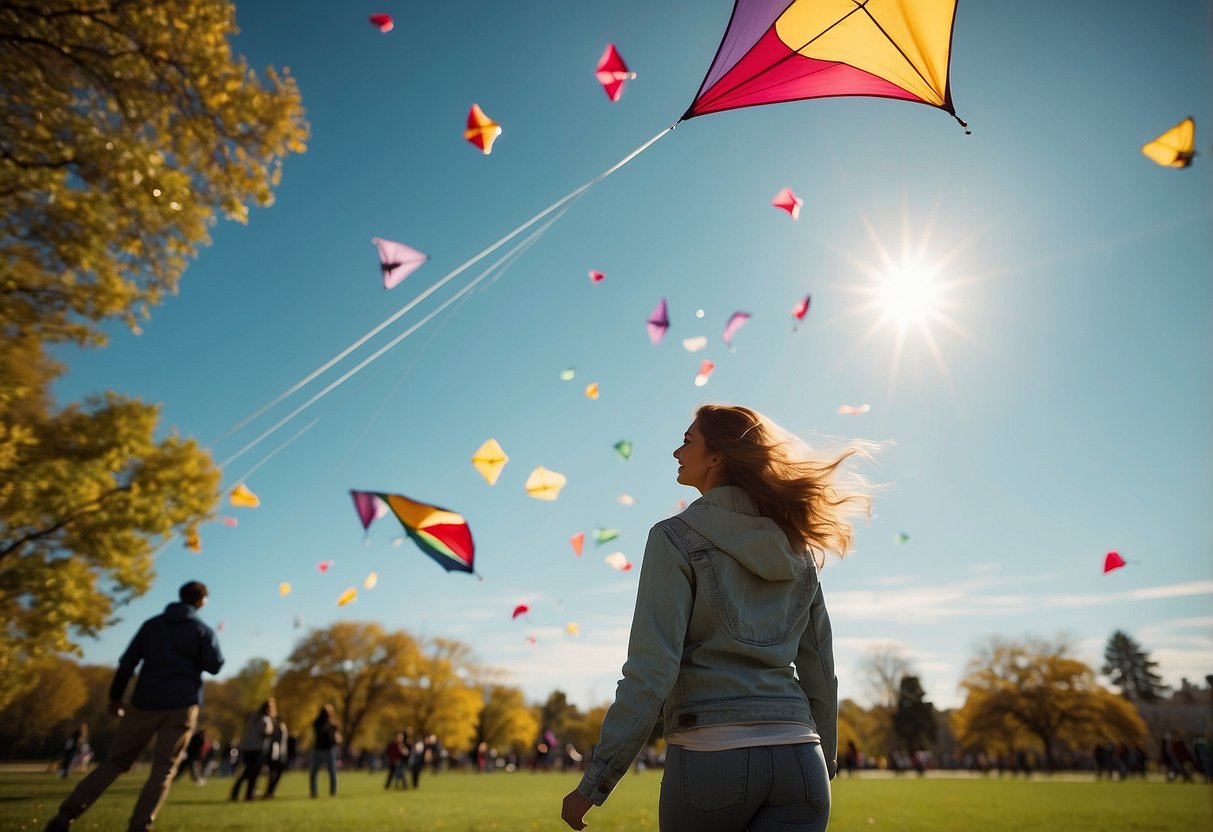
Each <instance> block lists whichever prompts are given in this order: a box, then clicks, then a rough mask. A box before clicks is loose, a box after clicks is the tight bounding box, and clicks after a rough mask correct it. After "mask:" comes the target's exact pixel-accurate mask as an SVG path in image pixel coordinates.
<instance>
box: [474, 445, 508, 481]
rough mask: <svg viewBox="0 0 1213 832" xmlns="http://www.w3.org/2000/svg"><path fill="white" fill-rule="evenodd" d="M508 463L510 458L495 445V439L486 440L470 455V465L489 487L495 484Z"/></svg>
mask: <svg viewBox="0 0 1213 832" xmlns="http://www.w3.org/2000/svg"><path fill="white" fill-rule="evenodd" d="M509 461H510V458H509V457H508V456H506V454H505V451H503V450H502V449H501V446H500V445H498V444H497V440H496V439H490V440H488V441H487V442H485V443H484V444H483V445H481V446H480V449H479V450H477V451H476V453H475V454H473V455H472V464H473V465H475V466H476V470H477V471H479V472H480V476H482V477H484V481H485V482H487V483H488V484H489V485H496V484H497V478H498V477H500V476H501V471H502V469H504V468H505V464H506V463H507V462H509Z"/></svg>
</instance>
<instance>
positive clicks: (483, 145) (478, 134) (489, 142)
mask: <svg viewBox="0 0 1213 832" xmlns="http://www.w3.org/2000/svg"><path fill="white" fill-rule="evenodd" d="M500 135H501V125H500V124H498V123H497V122H495V121H493V120H492V119H491V118H489V117H488V116H486V115H485V114H484V110H482V109H480V105H479V104H473V105H472V109H470V110H468V128H467V130H464V131H463V137H464V138H465V139H467V140H468V141H469V142H471V143H472V144H474V145H476V147H478V148H480V150H481V151H482V152H483V153H484V155H485V156H488V155H489V154H490V153H492V152H493V142H495V141H497V137H498V136H500Z"/></svg>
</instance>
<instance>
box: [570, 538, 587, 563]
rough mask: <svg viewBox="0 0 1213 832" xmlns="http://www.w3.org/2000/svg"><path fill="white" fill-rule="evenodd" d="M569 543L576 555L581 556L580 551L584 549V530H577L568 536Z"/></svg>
mask: <svg viewBox="0 0 1213 832" xmlns="http://www.w3.org/2000/svg"><path fill="white" fill-rule="evenodd" d="M569 545H570V546H572V547H573V552H574V553H576V555H577V557H581V553H582V551H584V550H585V532H577V534H575V535H573V536H572V537H570V538H569Z"/></svg>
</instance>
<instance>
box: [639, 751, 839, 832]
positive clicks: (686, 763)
mask: <svg viewBox="0 0 1213 832" xmlns="http://www.w3.org/2000/svg"><path fill="white" fill-rule="evenodd" d="M829 820H830V775H829V771H828V769H827V768H826V761H825V756H824V755H823V754H822V753H821V746H820V745H819V744H817V743H815V742H806V743H800V744H798V745H759V746H754V747H753V748H734V749H730V750H728V751H687V750H685V749H684V748H683V747H682V746H679V745H671V746H670V747H669V750H668V751H667V752H666V761H665V775H664V776H663V777H662V779H661V802H660V804H659V808H658V822H659V824H660V827H661V832H742V830H746V829H748V830H750V832H771V831H772V830H781V832H793V830H794V831H795V832H825V828H826V824H827V823H829Z"/></svg>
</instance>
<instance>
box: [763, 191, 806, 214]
mask: <svg viewBox="0 0 1213 832" xmlns="http://www.w3.org/2000/svg"><path fill="white" fill-rule="evenodd" d="M771 204H772V205H774V206H775V207H776V208H782V209H783V210H784V211H787V212H788V213H789V214H791V215H792V219H794V220H798V219H800V206H801V205H804V200H803V199H801V198H800V197H798V196H796V194H794V193H792V189H791V188H784V189H783V190H782V191H780V192H779V193H777V194H775V198H774V199H773V200H771Z"/></svg>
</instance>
